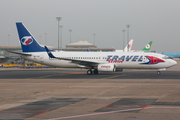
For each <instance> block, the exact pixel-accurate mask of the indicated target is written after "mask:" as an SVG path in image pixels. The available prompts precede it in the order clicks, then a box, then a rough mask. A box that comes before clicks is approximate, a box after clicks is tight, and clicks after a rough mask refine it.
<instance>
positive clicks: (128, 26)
mask: <svg viewBox="0 0 180 120" xmlns="http://www.w3.org/2000/svg"><path fill="white" fill-rule="evenodd" d="M126 27H127V44H128V43H129V28H130V25H129V24H128V25H126ZM128 52H129V51H128Z"/></svg>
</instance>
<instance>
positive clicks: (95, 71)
mask: <svg viewBox="0 0 180 120" xmlns="http://www.w3.org/2000/svg"><path fill="white" fill-rule="evenodd" d="M92 73H94V74H98V70H97V69H94V71H93V72H92V70H91V69H90V70H88V71H87V74H88V75H92Z"/></svg>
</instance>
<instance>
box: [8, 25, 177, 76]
mask: <svg viewBox="0 0 180 120" xmlns="http://www.w3.org/2000/svg"><path fill="white" fill-rule="evenodd" d="M16 26H17V31H18V34H19V40H20V43H21V47H22V51H23V52H15V51H11V53H15V54H19V55H20V56H21V57H23V58H25V59H28V60H30V61H33V62H37V63H41V64H45V65H48V66H54V67H61V68H81V69H82V68H83V69H88V70H87V74H88V75H91V74H92V73H94V74H98V73H99V72H101V71H106V72H114V71H116V69H157V74H158V75H159V74H161V72H160V71H161V70H166V68H169V67H172V66H174V65H176V64H177V62H176V61H174V60H172V59H170V58H169V57H168V56H165V55H162V54H157V53H143V52H62V51H60V52H59V51H54V50H49V49H48V48H47V47H46V46H44V47H43V46H40V45H39V43H38V42H37V41H36V39H35V38H34V37H33V36H32V35H31V33H30V32H29V31H28V30H27V29H26V27H25V26H24V25H23V24H22V23H21V22H17V23H16Z"/></svg>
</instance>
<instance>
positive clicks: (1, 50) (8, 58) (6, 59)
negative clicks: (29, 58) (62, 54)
mask: <svg viewBox="0 0 180 120" xmlns="http://www.w3.org/2000/svg"><path fill="white" fill-rule="evenodd" d="M48 48H49V49H53V50H58V48H55V47H51V46H50V47H48ZM59 50H60V51H61V50H62V51H69V52H70V51H71V52H73V51H74V52H77V51H80V52H86V51H90V52H99V51H102V52H114V51H115V50H116V49H114V48H98V47H97V46H96V45H93V44H91V43H88V42H87V41H79V42H75V43H71V44H68V45H66V48H62V49H61V48H60V49H59ZM6 51H19V52H21V51H22V49H21V47H20V46H0V63H7V64H8V63H12V62H14V61H19V62H25V60H23V59H22V58H21V57H20V56H19V55H16V54H12V53H9V52H6Z"/></svg>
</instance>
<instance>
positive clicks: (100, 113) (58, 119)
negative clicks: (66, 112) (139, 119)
mask: <svg viewBox="0 0 180 120" xmlns="http://www.w3.org/2000/svg"><path fill="white" fill-rule="evenodd" d="M141 109H142V108H135V109H127V110H116V111H110V112H98V113H92V114H84V115H75V116H67V117H60V118H52V119H46V120H61V119H68V118H77V117H86V116H93V115H102V114H108V113H116V112H125V111H132V110H141Z"/></svg>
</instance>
